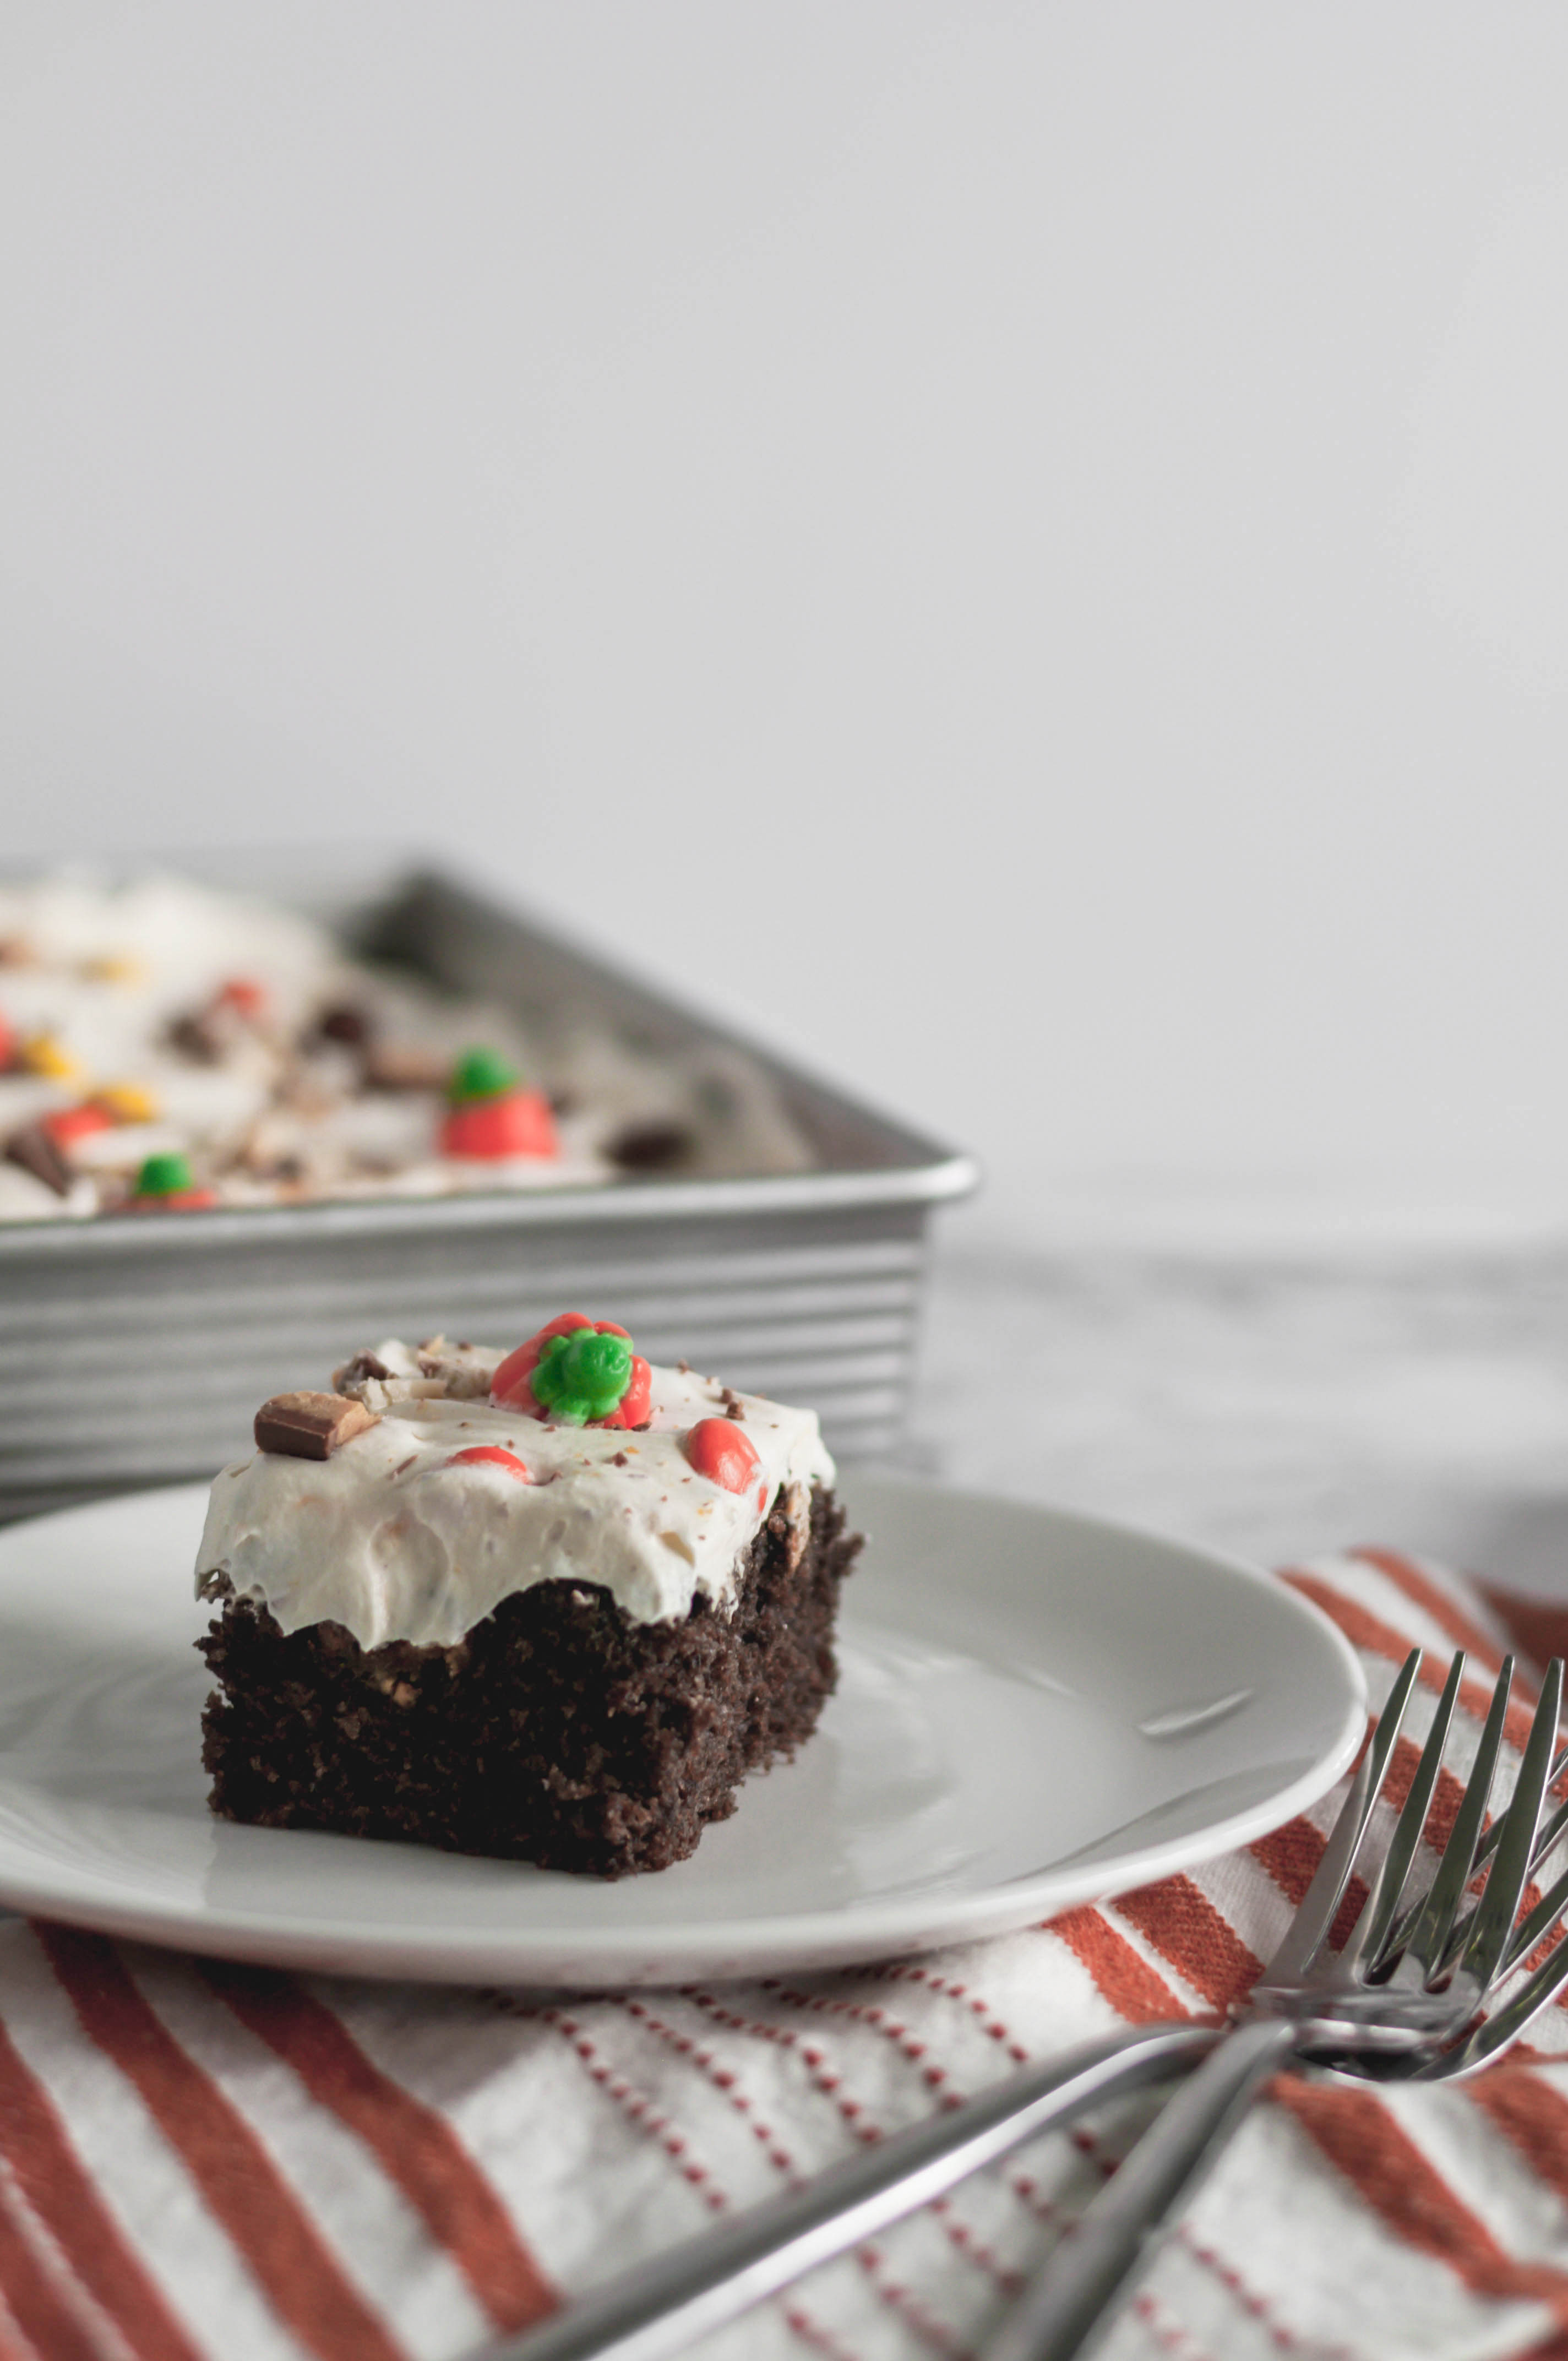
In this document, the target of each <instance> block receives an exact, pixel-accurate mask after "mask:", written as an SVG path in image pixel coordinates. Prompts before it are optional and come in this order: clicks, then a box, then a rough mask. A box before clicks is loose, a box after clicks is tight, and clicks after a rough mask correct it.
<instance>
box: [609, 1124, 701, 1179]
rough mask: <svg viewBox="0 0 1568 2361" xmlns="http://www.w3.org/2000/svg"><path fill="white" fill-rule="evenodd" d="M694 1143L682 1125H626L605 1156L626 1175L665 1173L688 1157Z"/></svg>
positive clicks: (611, 1142)
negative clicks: (614, 1161) (609, 1157)
mask: <svg viewBox="0 0 1568 2361" xmlns="http://www.w3.org/2000/svg"><path fill="white" fill-rule="evenodd" d="M693 1144H694V1143H693V1140H692V1136H691V1133H690V1132H689V1131H687V1130H686V1128H685V1125H684V1124H678V1123H629V1124H628V1125H627V1126H626V1129H625V1130H624V1131H620V1132H617V1134H616V1136H615V1137H614V1138H613V1139H612V1140H611V1141H610V1142H609V1148H608V1150H607V1153H608V1154H609V1155H610V1156H613V1157H614V1159H615V1160H616V1162H617V1163H618V1164H619V1165H620V1167H621V1169H622V1170H623V1171H626V1172H667V1171H668V1170H669V1169H670V1167H671V1166H672V1165H673V1164H679V1163H680V1162H682V1160H683V1159H685V1157H687V1156H689V1155H690V1154H691V1151H692V1147H693Z"/></svg>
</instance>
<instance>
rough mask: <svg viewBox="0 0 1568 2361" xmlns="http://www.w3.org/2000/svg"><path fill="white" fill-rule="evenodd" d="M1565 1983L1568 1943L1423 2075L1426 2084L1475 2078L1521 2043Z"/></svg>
mask: <svg viewBox="0 0 1568 2361" xmlns="http://www.w3.org/2000/svg"><path fill="white" fill-rule="evenodd" d="M1564 1983H1568V1942H1563V1943H1559V1944H1558V1946H1557V1949H1555V1950H1554V1951H1553V1952H1552V1955H1551V1957H1550V1958H1549V1959H1545V1960H1542V1961H1541V1965H1540V1967H1539V1968H1537V1969H1536V1971H1535V1973H1534V1974H1533V1975H1532V1976H1531V1977H1530V1979H1529V1981H1528V1982H1526V1983H1523V1984H1521V1985H1520V1986H1519V1991H1518V1992H1517V1993H1515V1994H1514V1996H1513V1998H1512V1999H1511V2000H1508V2001H1505V2002H1504V2003H1503V2005H1502V2006H1501V2007H1500V2008H1495V2009H1493V2011H1492V2012H1491V2015H1489V2016H1486V2017H1484V2018H1483V2019H1482V2021H1481V2023H1480V2024H1479V2025H1478V2026H1475V2030H1474V2032H1472V2033H1471V2034H1470V2035H1469V2036H1468V2037H1467V2038H1466V2039H1465V2040H1464V2041H1462V2042H1461V2043H1460V2045H1459V2048H1457V2050H1455V2051H1453V2052H1452V2053H1451V2055H1450V2056H1449V2057H1448V2058H1447V2059H1444V2060H1443V2061H1442V2063H1441V2064H1440V2065H1439V2066H1438V2067H1437V2068H1436V2070H1434V2071H1432V2072H1431V2073H1430V2074H1427V2075H1423V2076H1421V2077H1420V2079H1421V2080H1422V2081H1434V2082H1436V2081H1447V2080H1448V2079H1449V2077H1450V2076H1452V2075H1454V2074H1473V2073H1474V2072H1475V2069H1476V2068H1477V2067H1478V2066H1484V2065H1485V2064H1486V2060H1487V2059H1488V2058H1495V2057H1496V2056H1497V2052H1498V2050H1499V2049H1506V2048H1508V2045H1509V2043H1510V2042H1513V2041H1517V2040H1518V2039H1519V2035H1520V2034H1521V2033H1522V2032H1523V2031H1524V2029H1525V2027H1526V2026H1527V2025H1529V2024H1530V2021H1531V2019H1532V2018H1534V2017H1537V2016H1539V2015H1541V2010H1542V2009H1543V2008H1545V2007H1546V2005H1547V2004H1548V2003H1549V2002H1551V2001H1553V2000H1555V1999H1556V1997H1557V1995H1558V1993H1560V1992H1561V1990H1562V1989H1563V1984H1564Z"/></svg>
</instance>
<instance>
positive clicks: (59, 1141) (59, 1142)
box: [40, 1106, 114, 1148]
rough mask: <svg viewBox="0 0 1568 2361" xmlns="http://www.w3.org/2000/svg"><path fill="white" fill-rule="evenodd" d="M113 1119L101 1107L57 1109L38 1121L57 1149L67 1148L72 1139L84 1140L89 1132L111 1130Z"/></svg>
mask: <svg viewBox="0 0 1568 2361" xmlns="http://www.w3.org/2000/svg"><path fill="white" fill-rule="evenodd" d="M113 1126H114V1117H113V1116H112V1115H105V1114H104V1110H103V1108H102V1107H95V1106H73V1107H57V1108H56V1110H55V1112H54V1114H53V1115H44V1116H43V1117H42V1118H41V1119H40V1128H41V1129H42V1130H44V1131H47V1132H48V1134H49V1137H50V1138H51V1139H52V1140H53V1142H54V1144H55V1146H56V1147H57V1148H69V1147H70V1146H71V1141H72V1140H73V1139H85V1138H86V1137H87V1136H88V1134H89V1133H90V1132H93V1131H108V1130H111V1129H112V1128H113Z"/></svg>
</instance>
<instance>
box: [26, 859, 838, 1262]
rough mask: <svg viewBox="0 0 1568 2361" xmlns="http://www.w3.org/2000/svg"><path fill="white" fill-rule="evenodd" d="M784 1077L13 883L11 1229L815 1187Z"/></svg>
mask: <svg viewBox="0 0 1568 2361" xmlns="http://www.w3.org/2000/svg"><path fill="white" fill-rule="evenodd" d="M813 1161H814V1159H813V1157H812V1156H811V1154H810V1152H809V1150H808V1149H807V1148H806V1143H805V1141H804V1140H803V1138H802V1137H801V1135H800V1133H799V1131H798V1129H797V1128H796V1126H795V1125H794V1123H793V1122H792V1121H791V1119H790V1117H789V1116H788V1115H787V1114H786V1112H785V1110H784V1107H783V1106H782V1104H780V1102H779V1098H778V1094H777V1093H776V1091H775V1090H774V1089H773V1085H772V1083H771V1082H770V1081H769V1080H768V1078H767V1077H766V1076H765V1075H764V1074H763V1073H762V1071H761V1070H760V1068H759V1067H757V1066H756V1065H755V1063H754V1062H753V1061H752V1060H750V1059H748V1058H746V1057H745V1056H744V1055H743V1054H742V1053H740V1052H739V1051H736V1050H733V1049H728V1048H727V1047H725V1046H724V1045H723V1044H720V1043H712V1044H704V1045H702V1046H700V1047H697V1048H694V1049H689V1050H685V1051H680V1052H669V1053H664V1054H656V1053H654V1052H652V1051H651V1050H648V1049H632V1048H630V1047H629V1046H628V1045H627V1044H626V1043H625V1042H624V1041H623V1040H621V1039H620V1038H618V1037H617V1036H616V1035H615V1033H614V1032H613V1031H612V1030H610V1029H609V1028H607V1027H603V1026H599V1027H593V1026H591V1025H587V1024H584V1025H582V1026H579V1027H576V1029H572V1028H568V1029H567V1031H566V1032H565V1036H564V1037H563V1038H560V1039H557V1040H554V1041H553V1042H552V1043H551V1044H550V1045H549V1048H548V1050H547V1051H545V1050H544V1049H542V1047H541V1046H540V1045H539V1044H537V1043H535V1042H534V1041H532V1040H531V1039H530V1038H528V1035H527V1032H526V1029H525V1028H524V1027H522V1026H521V1023H520V1021H519V1019H518V1018H517V1016H515V1014H513V1013H512V1012H510V1011H509V1010H508V1009H505V1008H503V1007H500V1006H498V1005H487V1004H485V1003H483V1002H477V1001H473V1000H455V999H451V998H446V997H444V996H443V995H442V994H439V993H438V992H437V991H436V990H435V989H434V988H433V987H432V986H430V985H428V984H425V983H422V982H421V981H420V980H418V979H416V978H413V977H411V976H410V975H409V974H407V973H404V972H392V971H389V970H383V969H378V968H373V967H370V966H367V965H365V964H363V963H361V962H358V961H354V960H352V959H350V958H349V957H348V956H347V955H346V954H345V952H344V950H342V948H341V947H340V946H339V945H338V943H337V942H336V941H335V940H334V939H333V937H332V936H331V935H329V934H328V933H327V932H326V931H325V930H324V929H323V928H318V927H316V926H314V925H313V924H312V923H311V922H310V921H308V920H307V919H305V918H303V917H300V916H298V915H296V914H294V913H292V912H291V911H287V910H284V909H281V908H274V907H270V906H267V905H265V904H263V903H260V902H253V901H249V900H247V899H245V898H243V897H241V896H238V895H227V894H219V893H216V892H214V891H212V890H211V889H209V888H206V887H203V886H199V885H196V884H191V883H188V882H186V881H184V880H181V879H178V878H173V877H166V876H160V877H148V878H145V879H142V880H140V881H139V882H137V883H136V884H130V885H126V886H122V887H118V888H115V887H110V886H106V885H103V884H93V883H92V882H90V881H86V880H83V879H80V878H53V879H46V880H41V881H35V882H32V883H28V884H20V885H16V884H11V885H6V884H0V1221H19V1220H29V1219H30V1220H58V1219H60V1218H61V1217H62V1216H64V1217H70V1216H77V1217H91V1216H93V1215H95V1214H100V1213H120V1212H126V1211H135V1212H137V1213H178V1212H186V1211H192V1210H200V1209H201V1208H203V1207H206V1206H213V1205H220V1206H222V1205H256V1204H295V1203H302V1202H312V1201H314V1200H321V1199H355V1198H375V1197H389V1196H441V1195H448V1194H452V1193H455V1192H461V1191H472V1190H495V1189H498V1188H499V1189H541V1188H544V1189H556V1188H566V1187H572V1186H587V1185H593V1184H602V1183H604V1182H606V1181H616V1180H635V1179H637V1178H640V1177H652V1176H656V1177H660V1178H663V1177H690V1178H717V1177H725V1176H729V1175H736V1174H744V1173H760V1174H766V1173H775V1172H798V1171H803V1170H807V1169H809V1167H810V1166H811V1165H812V1163H813Z"/></svg>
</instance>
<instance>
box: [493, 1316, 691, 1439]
mask: <svg viewBox="0 0 1568 2361" xmlns="http://www.w3.org/2000/svg"><path fill="white" fill-rule="evenodd" d="M579 1328H592V1329H594V1330H596V1331H597V1332H598V1334H599V1335H601V1336H624V1337H625V1338H626V1341H627V1343H628V1344H629V1345H630V1342H631V1338H630V1334H629V1332H628V1331H627V1330H626V1329H624V1328H622V1327H620V1325H619V1324H618V1323H616V1322H615V1321H613V1320H590V1319H589V1318H588V1316H587V1312H557V1313H556V1315H555V1317H554V1320H547V1321H546V1322H545V1323H544V1325H543V1328H541V1329H539V1330H538V1331H537V1332H536V1334H533V1335H532V1336H531V1337H530V1338H529V1340H528V1342H527V1344H526V1345H519V1346H518V1348H517V1350H516V1352H515V1353H509V1354H508V1355H507V1356H506V1359H505V1360H504V1361H503V1362H502V1363H501V1365H500V1367H499V1369H498V1370H497V1371H496V1374H495V1376H494V1377H493V1378H491V1380H490V1400H491V1402H492V1404H493V1405H494V1406H495V1408H496V1409H497V1410H520V1411H524V1412H525V1413H526V1414H527V1416H528V1417H530V1418H542V1417H543V1415H544V1413H543V1410H542V1409H541V1407H540V1404H539V1403H538V1401H537V1400H535V1398H534V1392H533V1388H532V1385H531V1384H530V1382H529V1380H530V1378H532V1375H533V1372H534V1370H535V1369H536V1368H537V1367H538V1366H539V1356H540V1355H541V1353H543V1350H544V1347H545V1345H547V1344H548V1343H549V1342H550V1339H551V1337H552V1336H570V1335H572V1334H575V1333H576V1330H578V1329H579ZM652 1384H653V1372H652V1369H651V1368H650V1367H648V1364H647V1362H646V1361H645V1360H644V1359H643V1358H642V1356H641V1354H640V1353H633V1355H632V1356H631V1382H630V1385H629V1386H628V1387H627V1389H626V1391H625V1392H624V1393H623V1394H622V1396H621V1398H620V1406H619V1407H618V1408H617V1409H615V1410H612V1411H610V1413H609V1417H608V1418H593V1419H590V1420H589V1421H588V1424H589V1425H590V1426H628V1427H630V1426H645V1425H646V1424H647V1422H648V1409H649V1397H650V1394H651V1392H652Z"/></svg>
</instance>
